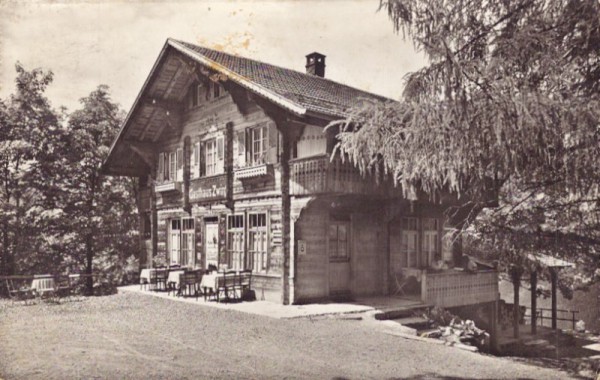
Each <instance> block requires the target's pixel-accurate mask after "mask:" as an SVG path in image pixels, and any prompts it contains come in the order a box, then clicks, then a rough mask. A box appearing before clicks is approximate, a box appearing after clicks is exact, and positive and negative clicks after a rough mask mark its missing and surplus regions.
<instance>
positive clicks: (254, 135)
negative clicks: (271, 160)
mask: <svg viewBox="0 0 600 380" xmlns="http://www.w3.org/2000/svg"><path fill="white" fill-rule="evenodd" d="M249 148H250V162H251V164H252V165H261V164H264V163H265V162H266V160H267V154H268V150H269V128H268V126H267V125H266V124H263V125H259V126H256V127H252V128H250V144H249Z"/></svg>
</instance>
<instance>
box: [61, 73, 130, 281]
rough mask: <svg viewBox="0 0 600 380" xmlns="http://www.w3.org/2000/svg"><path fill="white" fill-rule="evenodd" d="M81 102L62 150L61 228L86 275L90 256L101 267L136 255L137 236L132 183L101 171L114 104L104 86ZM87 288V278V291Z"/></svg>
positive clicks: (114, 125)
mask: <svg viewBox="0 0 600 380" xmlns="http://www.w3.org/2000/svg"><path fill="white" fill-rule="evenodd" d="M81 103H82V105H83V108H81V109H79V110H77V111H75V112H73V113H72V114H71V115H70V117H69V120H68V126H67V131H68V137H67V139H66V145H65V146H64V149H63V151H64V154H65V159H66V168H68V170H63V171H62V173H61V174H60V177H61V183H63V184H64V185H63V188H62V190H63V193H62V196H63V197H64V199H65V201H64V203H65V206H66V207H65V213H66V215H68V218H67V219H66V220H64V223H65V230H66V231H69V232H70V233H72V234H73V237H74V239H72V240H70V241H68V245H69V248H70V249H69V250H68V252H69V253H70V258H71V259H72V260H73V261H74V262H75V263H76V264H78V265H81V266H85V269H86V273H88V274H91V273H93V271H94V258H96V259H97V260H98V261H99V262H103V266H104V269H110V268H112V269H117V268H114V267H115V266H117V265H118V264H119V263H122V262H123V261H124V260H125V259H126V258H127V257H128V256H129V255H130V254H131V253H137V249H136V247H137V245H136V240H135V239H132V236H137V235H136V234H137V232H135V231H137V226H138V224H137V210H136V209H135V202H133V198H132V190H133V187H135V186H136V183H135V182H133V181H131V180H128V179H123V178H110V177H105V176H103V175H101V174H100V173H99V168H100V165H101V164H102V161H103V160H104V158H105V157H106V156H107V155H108V151H109V149H110V145H111V143H112V141H113V140H114V137H115V135H116V133H117V132H118V129H119V126H120V124H121V121H122V114H121V112H119V108H118V106H117V105H116V104H115V103H112V102H111V100H110V97H109V94H108V87H106V86H102V85H101V86H99V87H98V88H97V89H96V90H95V91H93V92H92V93H91V94H90V95H89V96H88V97H86V98H83V99H81ZM99 253H100V255H98V254H99ZM119 258H120V260H119ZM115 259H117V260H115ZM107 273H114V272H111V271H107ZM91 286H92V282H91V278H89V282H88V287H89V289H88V290H91Z"/></svg>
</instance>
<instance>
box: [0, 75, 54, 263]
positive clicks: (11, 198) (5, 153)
mask: <svg viewBox="0 0 600 380" xmlns="http://www.w3.org/2000/svg"><path fill="white" fill-rule="evenodd" d="M16 71H17V77H16V80H15V83H16V92H15V93H14V94H13V95H11V97H10V98H9V99H8V100H7V101H6V102H0V184H1V187H0V211H1V212H0V226H1V231H0V234H1V235H2V238H1V239H0V247H1V252H0V253H1V256H0V272H1V273H3V274H13V273H14V272H15V271H16V270H17V269H23V268H28V267H30V266H32V265H34V263H32V262H31V260H30V258H31V257H32V255H35V254H40V256H41V257H42V258H43V259H45V260H46V261H48V259H50V261H52V259H51V258H49V257H48V256H47V255H45V254H44V253H45V252H44V251H43V250H41V251H40V247H41V245H43V240H42V239H41V236H40V234H39V232H40V230H39V225H38V223H37V220H39V219H40V217H42V218H44V215H42V211H44V208H43V206H47V205H46V202H45V201H46V200H48V199H50V198H51V197H48V196H46V195H48V194H47V192H45V191H44V190H43V189H44V188H45V189H48V188H49V186H48V182H47V179H45V178H46V177H47V174H48V173H49V172H51V171H52V170H54V168H52V162H53V157H54V156H55V154H56V150H55V149H54V147H55V146H56V145H55V142H56V141H57V139H59V138H60V135H61V128H60V114H59V113H57V112H56V111H54V110H53V109H52V108H51V106H50V103H49V101H48V99H47V98H46V97H45V95H44V92H45V90H46V88H47V86H48V85H49V84H50V83H51V82H52V77H53V75H52V72H50V71H47V72H45V71H43V70H41V69H35V70H32V71H27V70H25V68H24V67H23V66H22V65H21V64H19V63H17V64H16ZM50 182H51V181H50ZM40 184H41V185H42V186H37V185H40ZM46 209H47V207H46Z"/></svg>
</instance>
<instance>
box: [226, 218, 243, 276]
mask: <svg viewBox="0 0 600 380" xmlns="http://www.w3.org/2000/svg"><path fill="white" fill-rule="evenodd" d="M244 250H245V247H244V215H229V216H228V217H227V262H228V264H229V266H230V267H231V268H233V269H238V270H239V269H244Z"/></svg>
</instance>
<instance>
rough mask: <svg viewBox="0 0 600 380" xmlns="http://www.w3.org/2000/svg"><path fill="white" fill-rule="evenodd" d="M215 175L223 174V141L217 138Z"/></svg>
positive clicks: (221, 138)
mask: <svg viewBox="0 0 600 380" xmlns="http://www.w3.org/2000/svg"><path fill="white" fill-rule="evenodd" d="M217 161H218V163H217V170H216V172H217V173H223V172H225V139H224V138H223V136H221V137H217Z"/></svg>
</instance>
